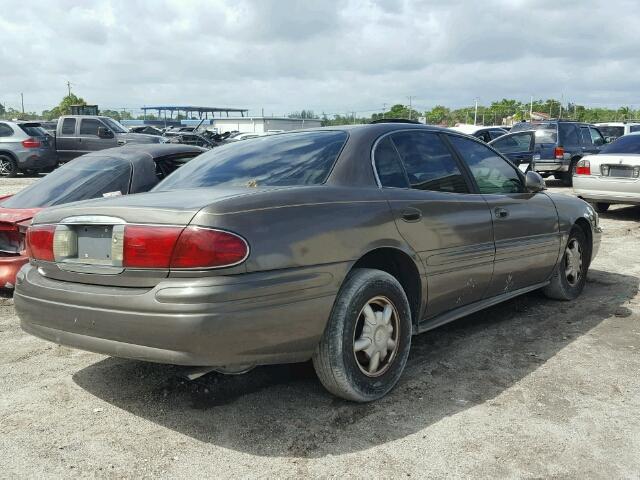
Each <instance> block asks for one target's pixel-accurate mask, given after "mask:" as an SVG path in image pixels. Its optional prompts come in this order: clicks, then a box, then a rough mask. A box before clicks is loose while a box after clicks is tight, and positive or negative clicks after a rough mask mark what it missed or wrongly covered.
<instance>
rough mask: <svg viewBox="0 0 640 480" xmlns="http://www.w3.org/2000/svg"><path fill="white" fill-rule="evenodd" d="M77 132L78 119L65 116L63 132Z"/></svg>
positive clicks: (65, 133) (71, 133)
mask: <svg viewBox="0 0 640 480" xmlns="http://www.w3.org/2000/svg"><path fill="white" fill-rule="evenodd" d="M74 133H76V119H75V118H65V119H64V120H63V121H62V134H63V135H73V134H74Z"/></svg>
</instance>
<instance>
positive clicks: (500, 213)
mask: <svg viewBox="0 0 640 480" xmlns="http://www.w3.org/2000/svg"><path fill="white" fill-rule="evenodd" d="M494 213H495V214H496V217H497V218H507V217H508V216H509V210H507V209H506V208H502V207H497V208H496V209H495V210H494Z"/></svg>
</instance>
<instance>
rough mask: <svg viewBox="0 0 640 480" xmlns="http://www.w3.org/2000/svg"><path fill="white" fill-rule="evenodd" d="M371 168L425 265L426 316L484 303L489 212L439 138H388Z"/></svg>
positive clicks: (409, 134) (489, 260) (489, 264)
mask: <svg viewBox="0 0 640 480" xmlns="http://www.w3.org/2000/svg"><path fill="white" fill-rule="evenodd" d="M374 164H375V166H376V171H377V175H378V179H379V181H380V184H381V186H382V187H383V191H384V193H385V196H386V198H387V199H388V201H389V205H390V206H391V209H392V210H393V214H394V217H395V219H396V225H397V227H398V230H399V231H400V234H401V235H402V237H403V238H404V239H405V240H406V241H407V243H408V244H409V245H410V246H411V247H412V248H413V249H414V250H415V251H416V252H417V254H418V255H419V257H420V259H421V261H422V262H423V264H424V267H425V271H426V277H427V278H426V284H427V291H426V298H427V312H426V318H431V317H434V316H436V315H438V314H440V313H443V312H445V311H448V310H452V309H455V308H456V307H461V306H463V305H467V304H469V303H473V302H475V301H478V300H480V299H482V298H483V296H484V294H485V291H486V289H487V288H488V286H489V282H490V281H491V274H492V269H493V255H494V245H493V235H492V230H491V228H492V227H491V214H490V212H489V209H488V207H487V204H486V202H485V201H484V199H483V198H482V196H481V195H477V194H473V193H471V186H472V183H471V179H470V178H468V176H467V174H466V172H465V171H464V168H463V167H462V166H461V165H460V163H459V160H458V159H457V158H455V156H454V155H453V153H452V150H451V149H450V147H449V146H448V145H447V144H446V143H445V141H443V139H442V136H441V135H440V134H439V133H435V132H420V131H415V130H413V131H401V132H394V133H392V134H389V135H387V136H385V137H383V138H382V139H380V140H379V141H378V142H377V145H376V147H375V148H374Z"/></svg>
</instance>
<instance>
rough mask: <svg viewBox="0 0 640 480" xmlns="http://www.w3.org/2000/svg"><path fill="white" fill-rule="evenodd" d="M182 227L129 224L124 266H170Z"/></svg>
mask: <svg viewBox="0 0 640 480" xmlns="http://www.w3.org/2000/svg"><path fill="white" fill-rule="evenodd" d="M181 232H182V227H152V226H144V225H127V226H126V227H125V228H124V247H123V248H124V250H123V252H122V266H123V267H129V268H169V265H170V264H171V253H172V252H173V248H174V247H175V245H176V242H177V241H178V237H179V236H180V233H181Z"/></svg>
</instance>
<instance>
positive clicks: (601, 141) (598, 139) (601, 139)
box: [593, 138, 605, 147]
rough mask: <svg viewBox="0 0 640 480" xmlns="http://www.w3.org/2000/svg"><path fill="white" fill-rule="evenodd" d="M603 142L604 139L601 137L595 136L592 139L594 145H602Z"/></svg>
mask: <svg viewBox="0 0 640 480" xmlns="http://www.w3.org/2000/svg"><path fill="white" fill-rule="evenodd" d="M604 143H605V141H604V139H603V138H596V139H595V140H594V142H593V144H594V145H595V146H596V147H601V146H602V145H604Z"/></svg>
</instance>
